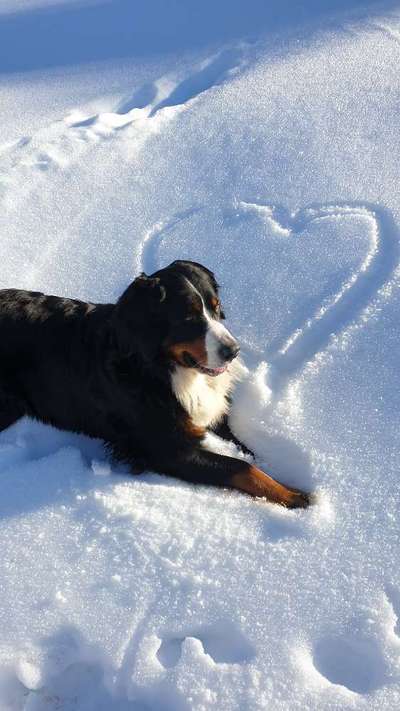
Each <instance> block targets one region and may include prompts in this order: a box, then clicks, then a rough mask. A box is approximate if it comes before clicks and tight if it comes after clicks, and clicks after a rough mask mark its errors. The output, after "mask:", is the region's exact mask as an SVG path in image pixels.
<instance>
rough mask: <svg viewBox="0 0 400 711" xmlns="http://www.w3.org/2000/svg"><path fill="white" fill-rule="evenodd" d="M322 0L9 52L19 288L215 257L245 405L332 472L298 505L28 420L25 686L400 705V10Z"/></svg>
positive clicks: (80, 290) (22, 624) (93, 293)
mask: <svg viewBox="0 0 400 711" xmlns="http://www.w3.org/2000/svg"><path fill="white" fill-rule="evenodd" d="M273 5H274V4H273V3H272V4H271V6H273ZM331 6H333V3H331ZM74 7H75V5H74ZM76 7H78V6H76ZM111 7H112V4H111V5H110V8H111ZM235 7H236V6H235ZM305 7H306V9H308V17H303V19H305V20H307V22H306V23H305V24H304V25H299V24H298V18H296V17H295V15H293V17H294V18H295V19H296V22H295V21H293V22H291V21H290V20H291V17H290V12H288V13H287V17H286V21H285V22H283V15H282V17H281V19H282V22H281V23H280V25H279V29H280V30H281V33H280V35H279V36H278V35H275V34H273V33H272V31H271V28H269V31H268V25H267V24H262V23H261V22H260V28H259V33H258V36H257V37H256V38H255V36H254V32H255V29H256V27H255V25H253V26H252V30H253V36H252V41H251V42H250V41H249V40H248V37H247V36H244V34H241V32H240V26H239V25H238V26H236V29H235V32H234V33H233V35H230V36H229V37H228V38H227V37H222V35H218V36H216V34H215V33H214V34H212V33H210V37H209V44H208V45H207V42H206V39H207V36H206V33H205V31H204V33H203V35H202V41H201V42H194V40H193V46H190V44H189V45H188V44H186V45H185V43H184V42H183V41H182V44H181V45H180V47H179V48H180V50H181V52H182V51H183V50H184V52H183V54H181V55H180V57H179V58H177V56H175V55H174V54H173V53H171V51H170V50H171V47H168V52H167V51H166V49H165V47H164V48H162V47H161V48H160V47H157V46H156V45H154V46H153V47H149V52H148V56H147V55H146V56H144V55H143V53H141V54H140V53H138V54H137V55H135V53H134V52H132V55H131V56H127V58H126V59H125V60H124V62H120V61H116V60H115V59H113V61H111V60H110V61H108V62H103V63H102V64H97V65H76V66H74V67H72V66H70V64H72V62H70V63H65V64H63V65H62V66H58V68H54V67H53V64H55V63H56V62H54V63H53V64H51V62H50V63H49V62H47V63H46V64H43V66H42V67H37V66H36V69H37V71H35V72H33V73H29V72H26V73H24V74H15V73H14V72H15V71H16V68H17V67H15V66H14V67H13V68H12V71H11V69H9V71H8V72H7V71H5V72H4V74H3V78H2V81H1V85H0V92H1V97H2V98H3V97H4V99H5V104H4V105H5V114H4V115H5V120H4V122H3V126H2V129H1V130H2V133H1V144H0V199H1V211H0V230H1V243H0V259H1V264H2V273H1V286H20V287H29V288H35V289H43V290H48V291H52V292H54V293H58V294H68V295H73V296H76V297H82V298H90V299H92V300H107V299H111V298H115V297H116V296H117V295H118V294H119V293H120V292H121V290H122V289H123V288H124V287H125V285H126V284H127V283H128V282H129V280H130V279H131V278H132V276H133V275H134V274H136V273H137V272H138V271H140V270H141V269H145V270H146V271H149V272H151V271H152V270H153V269H156V268H157V267H159V266H160V265H164V264H166V263H168V262H169V261H171V260H172V259H175V258H178V257H189V258H192V259H198V260H201V261H203V262H204V263H206V264H208V265H209V266H210V267H212V268H213V269H215V271H216V273H217V276H218V279H219V281H220V283H221V285H222V294H223V300H224V302H225V311H226V312H227V316H228V320H229V324H230V325H231V326H232V330H233V331H234V332H235V334H236V335H237V336H238V337H240V339H241V342H242V344H243V352H244V356H245V360H246V363H247V366H248V369H249V371H248V375H247V377H246V379H245V381H244V382H243V383H242V384H241V385H240V386H239V387H238V390H237V393H236V397H235V404H234V412H233V422H234V425H235V429H236V430H237V432H238V434H239V435H240V436H242V438H243V439H244V440H245V441H246V442H247V443H248V444H249V445H250V446H252V447H253V448H254V449H255V451H256V453H257V457H258V460H259V462H260V463H261V464H262V465H263V466H265V467H268V468H270V469H271V470H272V471H273V472H274V473H275V474H276V476H277V477H278V478H280V479H282V481H286V482H288V483H292V484H294V485H298V486H303V487H305V488H307V489H310V490H315V491H316V493H317V503H316V505H315V506H314V507H313V508H312V509H310V510H308V511H300V512H291V511H285V510H281V509H279V508H278V507H275V506H272V505H268V504H265V503H262V502H254V501H252V500H250V499H248V498H246V497H244V496H241V495H239V494H236V493H233V492H231V493H229V492H221V491H215V490H210V489H207V488H203V489H196V488H195V487H193V486H185V485H184V484H182V483H179V482H177V481H174V480H173V479H168V478H163V477H158V476H156V475H154V474H151V473H148V474H146V475H144V476H142V477H138V478H131V477H129V476H128V475H127V473H126V472H124V471H121V470H119V471H113V470H112V468H111V466H110V464H109V463H108V462H107V461H106V460H105V458H104V454H103V451H102V448H101V444H100V443H98V442H92V441H89V440H87V439H85V438H82V437H75V436H72V435H69V434H65V433H60V432H56V431H53V430H52V429H51V428H46V427H44V426H41V425H39V424H37V423H32V422H29V421H27V420H24V421H21V422H19V423H18V424H17V425H15V426H14V427H13V428H11V429H9V430H8V431H6V432H4V433H2V434H1V435H0V488H1V490H2V491H1V501H2V509H1V511H2V514H1V518H0V527H1V542H2V556H1V560H0V569H1V570H0V589H1V594H0V601H1V602H0V700H1V703H0V706H1V709H3V708H4V710H5V711H11V710H13V711H15V710H17V711H21V710H22V709H24V710H27V711H32V710H33V711H38V710H40V711H42V710H43V709H46V708H48V709H64V710H68V711H69V710H71V711H72V709H79V710H81V711H83V709H84V710H85V711H86V710H87V709H89V710H90V709H93V710H96V711H99V710H100V711H101V710H102V709H104V711H105V710H106V709H113V710H114V709H115V710H118V711H127V710H128V709H129V711H130V710H133V709H135V710H136V709H157V711H158V710H165V711H167V710H168V711H169V710H170V711H172V710H174V711H181V710H182V711H187V710H189V709H190V710H192V709H193V710H196V711H197V710H199V711H200V710H202V709H210V708H218V709H224V710H225V709H226V710H227V711H228V710H230V709H232V710H233V709H252V710H253V709H265V708H271V709H285V710H286V709H296V708H298V709H318V710H320V709H364V708H368V709H394V708H397V707H398V706H399V701H400V698H399V697H400V629H399V623H398V616H399V615H400V579H399V526H398V502H399V484H398V471H397V470H398V466H397V461H398V455H399V444H400V442H399V434H398V427H397V421H398V412H399V393H400V388H399V371H398V362H399V344H398V310H399V298H400V296H399V288H398V287H399V283H400V282H399V276H400V271H399V224H400V202H399V197H398V185H399V177H400V176H399V172H400V171H399V165H400V161H399V155H398V153H399V150H398V140H397V136H398V132H399V128H400V127H399V122H400V120H399V115H398V106H397V94H398V91H397V87H398V62H399V53H400V42H399V37H400V16H397V15H396V14H393V13H392V14H389V12H388V9H387V8H385V7H381V8H378V9H372V8H369V9H368V8H367V6H366V5H365V6H364V7H363V6H362V4H361V5H360V11H359V14H358V16H357V17H356V16H353V17H352V18H349V17H348V16H344V15H342V14H340V12H339V10H340V4H338V5H337V9H338V14H337V15H335V16H334V17H333V19H332V18H329V22H328V20H327V19H326V18H325V17H323V16H321V15H318V14H317V10H316V6H315V7H314V3H308V4H307V3H306V4H305ZM116 8H117V6H116ZM177 8H178V9H179V3H178V4H177ZM286 9H287V8H286ZM242 11H243V13H244V12H245V8H244V6H243V9H242ZM52 12H54V13H56V12H58V9H57V8H53V10H52ZM176 12H178V10H176ZM306 14H307V13H306ZM78 16H79V15H78ZM255 16H257V15H255ZM292 19H293V18H292ZM14 20H15V18H14ZM248 28H249V24H246V25H245V26H244V30H246V31H247V30H248ZM203 29H204V28H203ZM272 29H274V28H272ZM275 29H277V28H276V27H275ZM1 31H2V30H1V21H0V34H1ZM255 39H256V40H257V41H255ZM114 41H115V37H114ZM150 50H152V51H150ZM163 51H165V52H166V53H165V54H162V52H163ZM157 52H158V54H157ZM78 55H79V52H78V53H75V58H76V59H77V58H79V56H78ZM139 55H140V56H139ZM83 56H84V53H82V56H81V57H80V59H82V57H83ZM110 56H112V57H115V55H114V54H112V53H111V54H110ZM95 58H96V57H92V59H95ZM102 58H103V59H104V56H103V55H102ZM22 59H23V60H24V62H25V63H26V62H27V59H26V57H25V58H24V57H22ZM22 59H21V62H22ZM24 62H22V63H21V65H20V68H21V67H22V66H25V65H24ZM44 66H46V67H53V68H51V69H46V70H45V69H44V68H43V67H44ZM22 107H25V108H24V110H23V108H22ZM18 112H19V113H18ZM217 446H222V445H217Z"/></svg>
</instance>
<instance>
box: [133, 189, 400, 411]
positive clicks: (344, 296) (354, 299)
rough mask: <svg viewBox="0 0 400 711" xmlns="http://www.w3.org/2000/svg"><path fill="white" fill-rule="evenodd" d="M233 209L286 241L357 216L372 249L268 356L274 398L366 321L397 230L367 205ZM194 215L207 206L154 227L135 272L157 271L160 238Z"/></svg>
mask: <svg viewBox="0 0 400 711" xmlns="http://www.w3.org/2000/svg"><path fill="white" fill-rule="evenodd" d="M234 209H235V211H238V210H239V212H242V213H249V212H255V213H257V214H258V215H261V216H262V217H263V219H265V220H266V221H268V222H269V223H270V224H272V226H273V228H274V231H275V232H277V233H279V234H280V235H282V237H284V238H285V239H287V238H301V235H302V232H303V231H304V230H305V229H306V228H307V226H308V225H310V224H311V223H322V222H323V221H326V220H341V219H348V218H351V217H356V218H360V217H361V218H363V219H365V220H366V221H367V222H368V223H369V225H370V228H371V229H370V233H371V240H370V246H369V249H368V250H367V253H366V255H365V257H364V259H363V261H362V264H361V265H360V267H359V269H358V270H357V271H356V272H355V273H353V274H352V275H351V276H350V277H349V278H348V279H347V280H346V281H344V282H343V283H342V284H341V285H340V288H339V289H338V291H337V292H336V293H335V294H334V296H333V297H332V298H330V299H328V300H327V301H324V302H323V303H321V304H320V305H319V307H318V308H317V310H315V311H314V312H313V313H311V314H310V316H309V317H307V318H306V320H305V321H303V323H302V324H301V326H300V327H299V328H296V330H295V331H294V332H292V333H291V334H290V336H289V337H288V338H286V339H285V340H284V341H283V342H282V343H281V344H280V345H279V346H277V348H276V350H275V351H274V352H273V353H271V355H270V357H269V359H268V373H267V380H268V387H269V388H270V389H271V391H272V394H273V398H274V399H276V398H277V397H278V396H280V395H281V394H282V391H284V390H286V388H287V387H288V385H289V384H290V383H291V382H292V380H293V379H294V378H295V377H296V376H297V375H298V374H299V373H300V372H301V371H302V370H303V369H304V368H306V367H308V366H310V364H311V363H312V362H314V361H315V359H316V358H318V357H319V356H320V355H321V354H322V353H323V352H325V351H326V349H327V347H328V346H329V345H330V344H331V343H332V342H333V341H334V340H335V339H337V338H338V337H340V336H342V335H343V334H344V333H345V332H346V329H348V328H349V327H350V326H351V324H354V323H356V322H357V323H359V322H363V321H365V320H366V319H367V316H368V315H369V313H367V311H366V310H367V309H368V307H369V306H370V304H371V303H372V302H373V300H374V298H375V297H376V296H377V294H378V292H379V291H380V290H381V289H382V288H383V287H385V285H386V284H387V283H388V282H389V280H390V278H391V277H392V276H393V274H394V273H395V271H396V268H397V267H398V265H399V232H398V229H397V226H396V224H395V222H394V220H393V217H392V215H391V213H390V212H389V211H388V210H386V209H383V208H381V207H380V206H378V205H371V204H368V203H353V204H328V205H312V206H309V207H306V208H302V209H300V210H297V211H294V212H292V213H290V212H288V211H287V210H285V209H284V208H282V207H276V206H273V205H268V204H263V203H258V202H245V201H238V202H237V203H235V204H234ZM198 212H205V213H206V212H207V208H206V207H204V206H203V207H199V206H196V207H193V208H190V209H187V210H185V211H182V212H180V213H177V214H175V215H173V216H172V217H171V218H170V219H169V220H165V221H161V222H158V223H157V224H155V225H154V226H153V227H152V228H151V229H150V230H149V231H148V232H147V233H146V235H145V237H144V240H143V243H142V249H141V251H140V253H139V255H138V258H137V270H138V271H142V270H143V271H146V273H151V272H152V271H155V270H156V269H157V268H159V264H158V250H159V248H160V245H161V244H162V242H163V240H164V239H167V238H169V239H171V233H172V232H173V230H174V228H175V227H176V226H177V225H178V224H179V223H181V222H182V221H184V220H187V219H189V218H190V217H192V215H194V214H196V213H198ZM177 257H178V255H177Z"/></svg>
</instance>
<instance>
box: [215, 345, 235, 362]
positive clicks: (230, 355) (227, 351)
mask: <svg viewBox="0 0 400 711" xmlns="http://www.w3.org/2000/svg"><path fill="white" fill-rule="evenodd" d="M239 351H240V346H239V344H238V343H236V341H234V342H232V343H221V345H220V347H219V349H218V354H219V357H220V358H222V360H225V361H229V360H233V359H234V358H236V356H237V355H238V353H239Z"/></svg>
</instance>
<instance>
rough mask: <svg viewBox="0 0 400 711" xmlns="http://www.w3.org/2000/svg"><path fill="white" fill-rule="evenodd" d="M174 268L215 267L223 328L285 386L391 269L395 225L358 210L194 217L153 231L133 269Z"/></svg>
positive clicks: (259, 207)
mask: <svg viewBox="0 0 400 711" xmlns="http://www.w3.org/2000/svg"><path fill="white" fill-rule="evenodd" d="M174 259H191V260H194V261H198V262H201V263H202V264H204V265H206V266H208V267H209V268H211V269H212V270H213V271H214V272H215V274H216V276H217V279H218V281H219V282H220V284H221V286H222V298H223V302H224V310H225V312H226V315H227V324H228V326H229V328H230V329H231V330H232V332H233V333H234V334H235V335H236V336H237V337H238V338H239V339H240V341H241V343H242V346H243V347H244V350H245V351H247V355H248V357H250V359H251V355H253V356H254V357H255V358H256V359H257V360H258V361H259V360H260V359H261V358H262V359H265V360H267V361H268V362H269V363H270V364H272V366H274V367H275V370H276V371H277V372H278V374H279V376H280V379H281V381H282V383H283V384H284V383H285V382H287V381H288V380H289V379H290V377H291V376H292V374H294V373H296V372H297V371H299V370H300V369H301V368H302V367H303V366H304V365H306V364H307V362H309V361H310V360H311V359H312V358H313V357H314V356H315V355H316V354H317V353H319V352H320V351H321V350H322V349H323V348H324V347H325V346H326V345H327V343H328V342H329V341H330V339H331V337H332V336H333V335H338V334H339V333H341V332H342V331H343V329H344V328H345V326H346V325H347V324H348V323H349V322H350V321H352V320H354V319H355V318H356V317H357V315H358V314H359V313H360V311H361V310H362V309H363V308H364V307H365V306H366V305H367V304H368V302H369V301H370V300H371V298H372V297H373V296H374V294H375V293H376V291H377V289H378V288H380V287H381V286H382V284H383V283H384V282H385V281H386V280H387V279H388V278H389V276H390V274H391V273H392V271H393V269H394V267H395V265H396V263H397V236H396V229H395V226H394V224H393V223H392V221H391V218H390V217H389V216H388V215H387V214H386V213H384V212H383V211H382V210H379V209H378V208H370V207H367V206H363V205H354V206H339V205H336V206H335V205H330V206H320V207H311V208H305V209H302V210H298V211H296V212H294V213H288V212H287V211H286V210H284V209H282V208H275V207H272V206H269V205H263V204H257V203H253V202H252V203H249V202H238V203H236V204H235V205H234V206H233V207H231V208H228V209H218V208H215V209H207V208H195V209H193V210H188V211H186V212H185V213H181V214H178V215H174V216H173V217H172V219H170V220H169V221H168V222H165V223H161V224H160V223H159V224H158V225H157V226H156V227H155V228H154V229H153V230H151V231H150V232H149V233H148V235H147V237H146V240H145V242H144V245H143V252H142V254H141V263H140V264H138V268H139V269H140V268H142V269H144V271H146V272H147V273H151V272H152V271H154V270H155V269H158V268H160V267H161V266H165V265H167V264H169V263H170V262H171V261H173V260H174Z"/></svg>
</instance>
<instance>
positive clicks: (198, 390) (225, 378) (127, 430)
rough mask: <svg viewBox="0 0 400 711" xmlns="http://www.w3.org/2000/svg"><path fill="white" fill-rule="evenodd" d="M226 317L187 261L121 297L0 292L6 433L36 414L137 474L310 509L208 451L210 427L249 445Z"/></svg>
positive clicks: (288, 491)
mask: <svg viewBox="0 0 400 711" xmlns="http://www.w3.org/2000/svg"><path fill="white" fill-rule="evenodd" d="M223 320H224V314H223V311H222V308H221V303H220V300H219V296H218V284H217V282H216V280H215V277H214V274H213V273H212V272H211V271H209V270H208V269H207V268H206V267H204V266H202V265H201V264H198V263H196V262H189V261H181V260H178V261H175V262H173V263H172V264H170V265H169V266H168V267H166V268H165V269H160V270H159V271H157V272H155V273H154V274H152V275H151V276H146V274H141V276H139V277H137V278H136V279H135V280H134V281H133V282H132V283H131V284H130V286H129V287H128V288H127V289H126V291H125V292H124V293H123V294H122V296H121V297H120V298H119V299H118V301H117V303H116V304H92V303H85V302H82V301H78V300H76V299H66V298H61V297H58V296H47V295H45V294H42V293H40V292H33V291H22V290H17V289H4V290H1V291H0V430H3V429H5V428H6V427H9V426H10V425H11V424H12V423H13V422H15V421H16V420H17V419H18V418H20V417H22V416H23V415H28V416H29V417H33V418H36V419H38V420H41V421H42V422H45V423H49V424H51V425H53V426H55V427H59V428H61V429H64V430H70V431H73V432H80V433H84V434H86V435H89V436H90V437H98V438H101V439H102V440H104V442H105V444H106V447H107V449H108V450H109V451H110V453H111V454H112V455H113V456H114V457H115V458H116V459H117V460H120V461H122V462H125V463H127V464H128V465H129V467H130V469H131V471H132V472H133V473H139V472H141V471H143V470H144V469H150V470H152V471H155V472H159V473H160V474H168V475H170V476H174V477H177V478H179V479H183V480H185V481H188V482H193V483H196V484H206V485H213V486H221V487H229V488H233V489H240V490H241V491H244V492H246V493H247V494H250V495H252V496H258V497H265V498H266V499H268V500H269V501H273V502H276V503H278V504H281V505H283V506H287V507H290V508H295V507H303V508H304V507H306V506H307V505H308V504H309V502H310V497H309V495H307V494H306V493H304V492H301V491H299V490H297V489H292V488H288V487H286V486H284V485H282V484H280V483H278V482H277V481H275V480H274V479H272V478H271V477H270V476H268V475H267V474H265V473H264V472H263V471H261V470H260V469H258V468H257V467H256V466H255V465H254V464H251V463H248V462H247V461H245V460H244V459H240V458H235V457H231V456H224V455H221V454H217V453H215V452H213V451H211V450H210V449H209V448H208V447H207V444H206V442H205V436H206V433H207V431H212V432H215V433H216V434H217V435H220V436H222V437H224V438H225V439H229V440H233V441H234V442H235V443H236V444H238V445H240V446H241V447H242V449H244V450H245V451H249V450H247V449H246V447H244V445H242V444H240V443H239V442H238V440H237V439H236V437H235V436H234V434H233V433H232V432H231V431H230V428H229V424H228V414H229V406H230V393H231V391H232V387H233V385H234V382H235V379H236V378H237V374H238V372H239V370H240V365H239V361H238V359H237V356H238V353H239V345H238V342H237V340H236V339H235V338H234V337H233V336H232V334H231V333H230V332H229V331H228V329H227V328H226V327H225V325H224V324H223Z"/></svg>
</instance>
